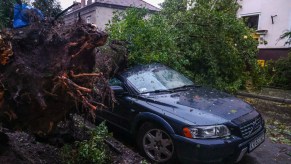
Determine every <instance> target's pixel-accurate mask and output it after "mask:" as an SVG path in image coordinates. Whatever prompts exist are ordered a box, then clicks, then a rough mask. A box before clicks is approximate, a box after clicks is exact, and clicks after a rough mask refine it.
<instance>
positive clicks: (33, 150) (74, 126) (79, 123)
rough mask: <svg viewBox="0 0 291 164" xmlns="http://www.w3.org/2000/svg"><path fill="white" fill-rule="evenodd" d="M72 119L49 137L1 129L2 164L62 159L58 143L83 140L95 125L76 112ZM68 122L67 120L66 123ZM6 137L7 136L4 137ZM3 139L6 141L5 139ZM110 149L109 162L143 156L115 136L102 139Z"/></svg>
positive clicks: (55, 163) (126, 163)
mask: <svg viewBox="0 0 291 164" xmlns="http://www.w3.org/2000/svg"><path fill="white" fill-rule="evenodd" d="M70 120H71V121H72V122H73V123H72V122H69V121H66V122H62V123H60V124H59V125H58V128H57V130H56V132H55V133H54V134H52V135H51V136H48V137H43V138H39V137H38V138H35V137H34V136H33V135H30V134H28V133H25V132H18V131H10V130H8V129H2V130H1V129H0V130H1V131H0V139H1V140H0V141H1V142H0V143H1V144H0V163H1V164H2V163H3V164H59V163H63V161H62V159H61V158H62V157H61V155H60V154H61V153H60V151H61V147H62V146H64V145H65V144H72V143H74V141H80V140H85V139H86V138H88V137H89V135H88V133H87V134H86V132H88V129H92V128H94V127H95V125H93V124H92V123H90V122H88V121H84V119H83V118H82V117H80V116H78V115H74V116H72V118H71V119H70ZM68 122H69V123H68ZM7 139H8V140H7ZM4 140H5V141H6V142H4ZM105 142H106V143H107V145H108V147H109V150H110V153H109V154H110V156H111V157H110V159H111V163H114V164H135V163H141V162H142V161H143V160H144V158H143V157H141V156H140V155H139V154H138V153H136V152H134V151H133V150H131V149H129V148H128V147H126V146H124V145H123V144H122V143H120V142H119V141H117V140H116V139H114V138H109V139H107V140H106V141H105Z"/></svg>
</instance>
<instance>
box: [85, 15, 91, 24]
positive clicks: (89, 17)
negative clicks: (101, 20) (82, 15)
mask: <svg viewBox="0 0 291 164" xmlns="http://www.w3.org/2000/svg"><path fill="white" fill-rule="evenodd" d="M86 23H91V15H90V16H87V18H86Z"/></svg>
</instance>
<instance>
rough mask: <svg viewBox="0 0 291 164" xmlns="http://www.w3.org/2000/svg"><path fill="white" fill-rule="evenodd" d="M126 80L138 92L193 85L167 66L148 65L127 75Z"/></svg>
mask: <svg viewBox="0 0 291 164" xmlns="http://www.w3.org/2000/svg"><path fill="white" fill-rule="evenodd" d="M127 80H128V81H129V82H130V83H131V84H132V85H133V86H134V87H135V88H136V89H137V90H138V91H139V92H140V93H147V92H154V91H163V90H171V89H175V88H179V87H183V86H189V85H194V84H193V82H192V81H190V80H189V79H188V78H186V77H185V76H183V75H182V74H180V73H178V72H176V71H174V70H172V69H170V68H168V67H153V68H151V67H148V68H147V69H141V70H139V71H137V72H135V73H132V74H130V75H129V76H127Z"/></svg>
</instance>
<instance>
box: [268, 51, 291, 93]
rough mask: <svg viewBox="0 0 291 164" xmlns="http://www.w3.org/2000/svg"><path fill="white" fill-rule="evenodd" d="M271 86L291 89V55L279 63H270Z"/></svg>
mask: <svg viewBox="0 0 291 164" xmlns="http://www.w3.org/2000/svg"><path fill="white" fill-rule="evenodd" d="M268 68H269V69H268V77H269V80H270V81H269V85H270V86H275V87H280V88H285V89H291V54H290V55H289V56H288V57H285V58H280V59H279V60H277V61H269V62H268Z"/></svg>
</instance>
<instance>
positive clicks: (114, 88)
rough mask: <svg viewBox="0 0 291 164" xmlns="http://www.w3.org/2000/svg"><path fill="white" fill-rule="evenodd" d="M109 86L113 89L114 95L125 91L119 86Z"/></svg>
mask: <svg viewBox="0 0 291 164" xmlns="http://www.w3.org/2000/svg"><path fill="white" fill-rule="evenodd" d="M110 88H111V89H112V90H113V92H114V94H115V95H122V94H124V93H126V92H125V90H124V89H123V88H122V87H121V86H110Z"/></svg>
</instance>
